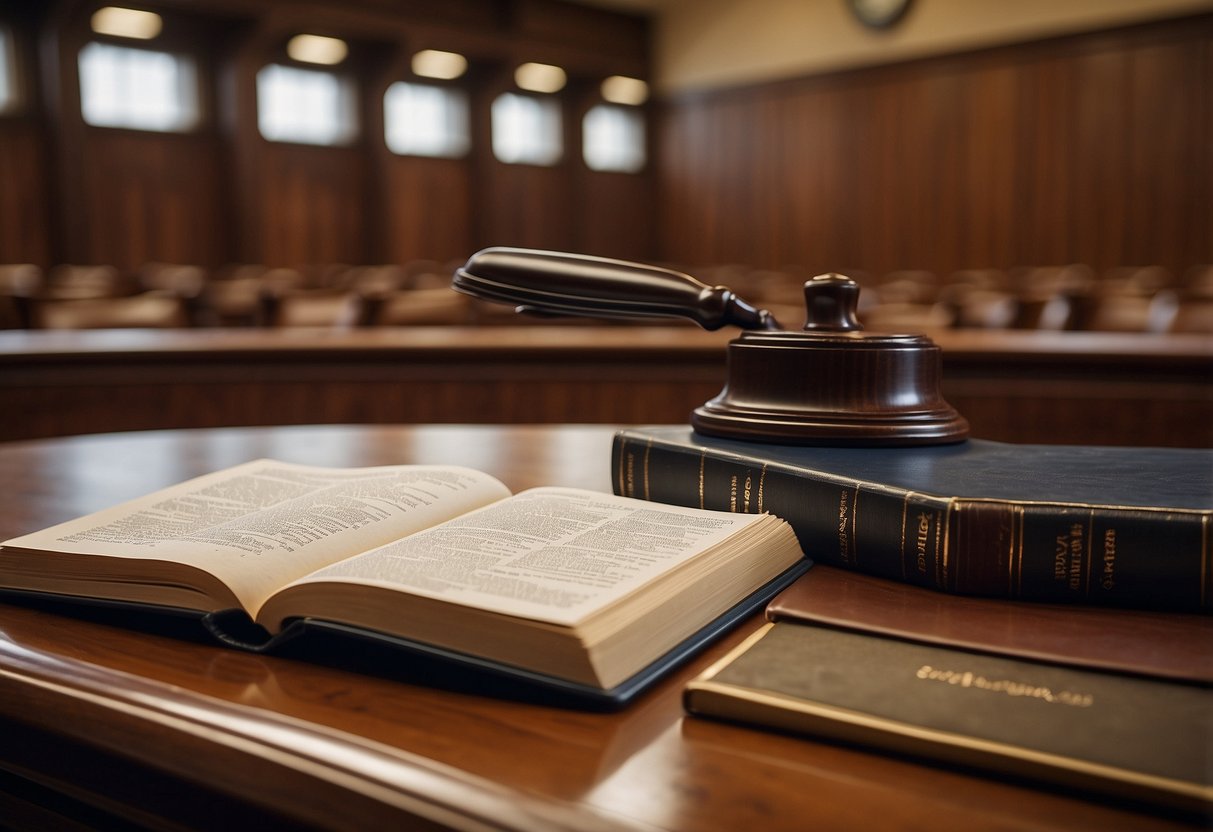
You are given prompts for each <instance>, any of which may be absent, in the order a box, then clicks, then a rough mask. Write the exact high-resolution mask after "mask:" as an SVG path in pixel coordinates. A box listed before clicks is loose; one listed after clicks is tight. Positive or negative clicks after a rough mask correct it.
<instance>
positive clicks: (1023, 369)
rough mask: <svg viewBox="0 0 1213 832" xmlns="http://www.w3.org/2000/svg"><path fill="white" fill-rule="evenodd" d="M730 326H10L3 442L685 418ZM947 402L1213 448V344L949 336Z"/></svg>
mask: <svg viewBox="0 0 1213 832" xmlns="http://www.w3.org/2000/svg"><path fill="white" fill-rule="evenodd" d="M731 337H732V335H731V334H729V333H725V332H718V333H707V332H702V331H700V330H698V329H696V328H694V327H692V326H685V327H677V326H671V327H612V326H581V327H563V326H541V327H520V326H513V327H504V328H494V327H429V328H417V329H411V330H410V329H371V330H349V331H338V330H331V329H324V330H313V329H297V328H291V329H286V330H279V331H272V330H252V329H245V330H223V329H213V330H163V331H159V330H98V331H87V332H18V331H10V332H0V403H2V405H0V439H5V440H12V439H30V438H37V437H49V436H61V435H70V434H80V433H97V432H109V431H126V430H147V429H156V428H181V427H220V426H237V425H276V424H312V423H316V424H338V423H361V424H375V423H378V424H387V423H405V424H418V423H428V422H434V423H460V422H467V423H484V424H510V423H559V422H576V423H595V422H597V423H614V424H644V423H650V424H651V423H682V422H686V421H687V420H688V418H689V414H690V411H691V410H692V409H693V408H694V407H696V406H698V405H699V404H702V403H703V402H704V401H705V400H707V399H708V398H711V397H712V396H714V395H716V394H717V393H719V392H720V390H721V388H722V386H723V383H724V378H725V344H726V343H727V342H728V340H729V339H730V338H731ZM933 337H934V339H935V341H936V342H937V343H939V344H940V346H941V347H942V348H943V356H944V387H943V391H944V395H945V397H946V398H947V399H948V401H949V402H951V403H952V404H953V405H954V406H955V407H957V408H958V409H959V410H960V411H961V412H962V413H963V414H964V415H965V416H967V417H968V419H969V421H970V423H971V424H972V428H973V434H974V435H975V436H980V437H983V438H987V439H1000V440H1005V441H1015V442H1041V443H1074V444H1132V445H1171V446H1196V447H1203V446H1210V445H1213V337H1211V336H1178V335H1140V334H1134V335H1113V334H1107V333H1042V332H980V331H943V332H939V333H935V334H934V335H933Z"/></svg>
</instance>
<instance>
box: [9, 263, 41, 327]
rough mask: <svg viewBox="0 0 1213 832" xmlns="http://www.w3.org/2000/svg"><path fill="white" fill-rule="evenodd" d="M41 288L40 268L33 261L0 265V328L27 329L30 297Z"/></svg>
mask: <svg viewBox="0 0 1213 832" xmlns="http://www.w3.org/2000/svg"><path fill="white" fill-rule="evenodd" d="M41 288H42V269H41V268H40V267H38V266H36V265H34V264H33V263H9V264H6V265H2V266H0V329H28V328H29V326H30V298H32V297H34V296H36V295H37V294H38V293H39V291H40V290H41Z"/></svg>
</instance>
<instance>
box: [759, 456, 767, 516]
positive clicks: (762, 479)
mask: <svg viewBox="0 0 1213 832" xmlns="http://www.w3.org/2000/svg"><path fill="white" fill-rule="evenodd" d="M766 481H767V466H766V463H765V462H764V463H763V464H762V474H760V475H759V477H758V513H759V514H762V513H763V512H764V511H766V509H765V508H764V507H763V502H762V499H763V491H762V489H763V486H764V485H766Z"/></svg>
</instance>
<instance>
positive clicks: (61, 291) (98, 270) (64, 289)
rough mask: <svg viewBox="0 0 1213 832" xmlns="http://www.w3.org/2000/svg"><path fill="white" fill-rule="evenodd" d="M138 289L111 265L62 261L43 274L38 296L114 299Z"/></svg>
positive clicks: (59, 298)
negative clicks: (78, 263) (43, 277)
mask: <svg viewBox="0 0 1213 832" xmlns="http://www.w3.org/2000/svg"><path fill="white" fill-rule="evenodd" d="M137 290H138V286H137V285H136V284H135V283H134V281H133V280H132V279H131V278H129V277H126V276H124V275H122V274H121V273H120V272H119V271H118V270H117V269H116V268H114V267H113V266H79V265H73V264H63V265H59V266H55V267H54V268H53V269H51V270H50V271H49V272H47V274H46V281H45V282H44V284H43V285H42V287H41V290H40V291H39V296H40V297H43V298H47V299H54V300H84V299H86V298H116V297H122V296H124V295H130V294H133V293H134V292H136V291H137Z"/></svg>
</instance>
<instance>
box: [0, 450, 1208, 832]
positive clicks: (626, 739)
mask: <svg viewBox="0 0 1213 832" xmlns="http://www.w3.org/2000/svg"><path fill="white" fill-rule="evenodd" d="M611 433H612V430H611V429H610V428H609V427H604V426H565V427H479V428H470V427H443V426H429V427H421V426H419V427H412V428H401V427H322V428H314V427H298V428H270V429H238V430H217V431H183V432H175V431H169V432H154V433H147V434H130V435H114V436H105V437H78V438H70V439H60V440H51V441H34V442H17V443H6V444H4V445H0V477H3V478H4V480H5V481H6V482H10V483H17V487H16V490H15V491H14V492H13V493H12V494H10V499H8V500H6V501H5V503H4V505H3V506H0V539H5V538H7V537H9V536H12V535H15V534H18V533H21V532H27V531H30V530H32V529H35V528H39V527H43V526H45V525H49V524H51V523H54V522H57V521H61V520H66V519H68V518H70V517H72V516H75V515H78V514H80V513H83V512H85V511H90V510H94V509H97V508H101V507H103V506H104V505H107V504H111V503H113V502H116V501H118V500H122V499H126V498H128V497H133V496H136V495H138V494H142V493H145V492H147V491H150V490H152V489H154V488H158V487H161V486H165V485H168V484H170V483H173V482H177V481H179V480H181V479H184V478H186V477H189V476H193V475H196V474H200V473H203V472H205V471H210V470H214V469H216V468H219V467H223V466H226V465H231V464H235V463H236V462H238V461H242V460H245V459H250V458H254V457H257V456H266V455H268V456H274V457H278V458H281V459H287V460H294V461H298V462H307V463H312V464H336V465H369V464H377V463H388V462H393V463H394V462H445V463H452V464H465V465H471V466H473V467H478V468H481V469H482V470H486V471H488V472H490V473H493V474H496V475H497V476H499V477H500V478H502V479H503V481H505V482H506V483H507V484H508V485H510V486H511V487H512V488H514V489H519V488H524V487H527V486H531V485H538V484H545V483H546V484H563V485H575V486H582V487H590V488H601V489H605V488H607V487H609V486H608V483H609V479H608V471H607V462H606V460H607V458H608V457H607V454H608V449H609V443H610V437H611ZM599 463H601V464H599ZM810 574H811V573H810ZM757 623H758V622H757V621H751V622H749V623H747V624H746V625H744V626H743V627H741V628H740V629H739V630H737V631H736V632H735V633H733V634H731V635H729V636H728V637H726V638H725V639H724V640H723V641H722V642H720V643H719V644H717V645H716V646H715V647H713V648H712V649H711V650H710V651H709V652H708V653H706V654H705V655H703V656H702V657H701V658H699V659H697V660H695V661H694V662H693V663H692V664H691V665H690V666H688V667H687V668H685V669H684V670H682V671H680V672H678V673H677V674H676V675H675V676H673V677H672V678H671V679H669V680H668V682H666V683H664V684H663V685H661V686H660V687H659V688H658V689H657V690H655V691H654V692H653V693H652V694H650V695H648V696H646V697H644V698H642V699H641V700H640V701H639V702H637V703H636V704H635V705H634V706H633V707H630V708H628V709H626V710H624V711H622V712H619V713H614V714H600V713H586V712H579V711H574V710H567V709H560V708H553V707H544V706H541V705H536V704H528V703H526V702H523V701H518V700H511V699H508V698H503V697H501V696H497V695H494V692H493V691H492V690H490V689H485V688H477V687H476V686H468V687H465V688H458V689H447V690H444V689H439V688H436V687H433V686H432V685H431V684H429V683H427V680H426V679H425V678H419V677H418V676H417V675H416V674H411V673H410V671H409V669H408V668H406V667H399V666H392V665H391V664H389V663H384V662H382V661H378V659H379V658H380V657H376V656H371V655H355V654H353V653H351V654H350V655H349V656H347V660H348V661H347V662H346V663H344V664H338V665H320V664H314V663H308V662H301V661H297V660H291V659H286V658H274V657H265V656H253V655H245V654H241V653H238V652H234V651H232V650H228V649H225V648H218V647H212V646H210V645H209V644H206V643H202V642H198V641H190V640H187V639H184V638H182V637H173V636H169V635H167V634H166V635H151V634H147V633H142V632H140V631H139V630H137V629H134V628H131V627H129V626H126V625H124V623H123V622H122V621H121V620H115V619H105V618H103V617H102V618H96V617H94V618H91V619H90V618H89V617H87V616H83V617H82V616H68V615H65V614H60V613H56V612H53V611H49V610H45V609H37V608H32V607H25V606H18V605H13V604H8V603H0V634H2V635H3V638H0V728H3V731H4V736H5V737H6V739H7V740H8V741H6V742H5V743H3V744H0V771H3V772H8V773H17V774H19V775H20V776H21V777H22V778H25V782H32V783H35V784H39V785H40V786H44V787H47V788H48V789H49V790H50V791H51V792H56V791H67V792H68V793H69V794H71V795H72V796H73V797H74V798H75V799H76V800H77V801H80V802H82V803H83V804H85V805H86V806H90V807H95V808H98V809H99V810H103V811H104V812H105V813H106V814H107V816H110V817H113V818H119V819H125V820H127V821H132V820H133V821H137V822H142V823H147V824H157V825H163V824H180V825H182V826H185V827H200V826H208V825H210V826H212V827H213V826H214V825H215V824H216V823H226V824H228V825H232V827H233V828H237V827H241V826H246V825H247V824H248V823H250V822H262V823H264V822H267V819H269V820H270V821H271V822H273V824H274V825H275V827H279V826H286V827H295V826H304V825H312V826H321V827H327V828H333V827H337V826H341V827H345V828H350V827H359V828H374V827H384V826H394V827H401V826H407V828H416V827H420V828H426V825H429V824H432V825H447V826H451V827H454V828H464V829H484V828H505V829H528V830H530V829H703V830H735V829H741V828H756V827H759V826H761V827H762V828H764V829H771V830H782V829H789V830H791V829H804V828H805V826H806V825H811V826H812V828H814V829H823V830H832V829H855V828H863V827H871V826H874V825H885V826H887V825H896V826H899V827H903V828H919V827H922V828H925V827H930V826H932V825H934V824H935V823H936V822H937V820H938V818H939V817H940V816H941V815H943V816H946V817H948V818H949V821H950V822H952V823H957V824H963V825H965V826H966V827H971V828H983V829H1006V830H1010V829H1028V828H1032V829H1092V830H1094V829H1107V828H1117V827H1120V828H1124V827H1132V828H1135V829H1143V830H1163V829H1181V828H1185V827H1184V824H1183V823H1182V822H1180V821H1179V820H1177V819H1175V818H1168V817H1164V816H1158V815H1154V814H1151V813H1150V812H1149V811H1147V810H1144V809H1141V808H1134V807H1131V806H1125V805H1119V804H1117V803H1116V802H1114V801H1106V800H1096V799H1090V798H1086V797H1084V796H1082V795H1076V794H1065V793H1063V792H1061V791H1053V790H1046V789H1043V788H1037V787H1036V786H1034V785H1032V784H1030V783H1026V782H1010V781H1001V780H999V779H996V778H988V777H979V776H975V775H973V774H970V773H967V772H964V771H960V770H956V769H949V768H944V767H927V766H923V765H919V764H917V763H915V762H914V761H912V760H908V759H901V758H897V757H894V756H886V755H881V754H875V753H869V752H866V751H863V750H860V749H857V748H851V747H846V746H841V745H831V744H827V743H819V742H814V741H812V740H809V739H803V738H796V737H791V736H783V735H779V734H774V733H765V732H761V731H755V730H748V729H745V728H740V727H735V726H731V725H726V724H721V723H715V722H709V721H707V720H701V719H696V718H690V717H685V716H684V715H683V712H682V708H681V703H680V694H681V688H682V685H683V684H684V683H685V682H686V681H687V680H688V679H689V678H690V677H691V676H692V675H693V674H695V673H697V672H699V671H700V670H702V669H703V668H704V667H705V666H706V665H707V663H709V662H710V661H712V660H714V659H715V658H717V657H719V656H720V655H722V653H723V651H724V650H726V649H728V648H729V647H731V646H732V645H733V644H735V643H736V642H737V641H738V640H740V639H741V638H742V637H743V636H745V635H746V634H748V633H749V632H751V631H752V630H753V629H754V627H755V626H756V625H757ZM0 782H2V781H0Z"/></svg>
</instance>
